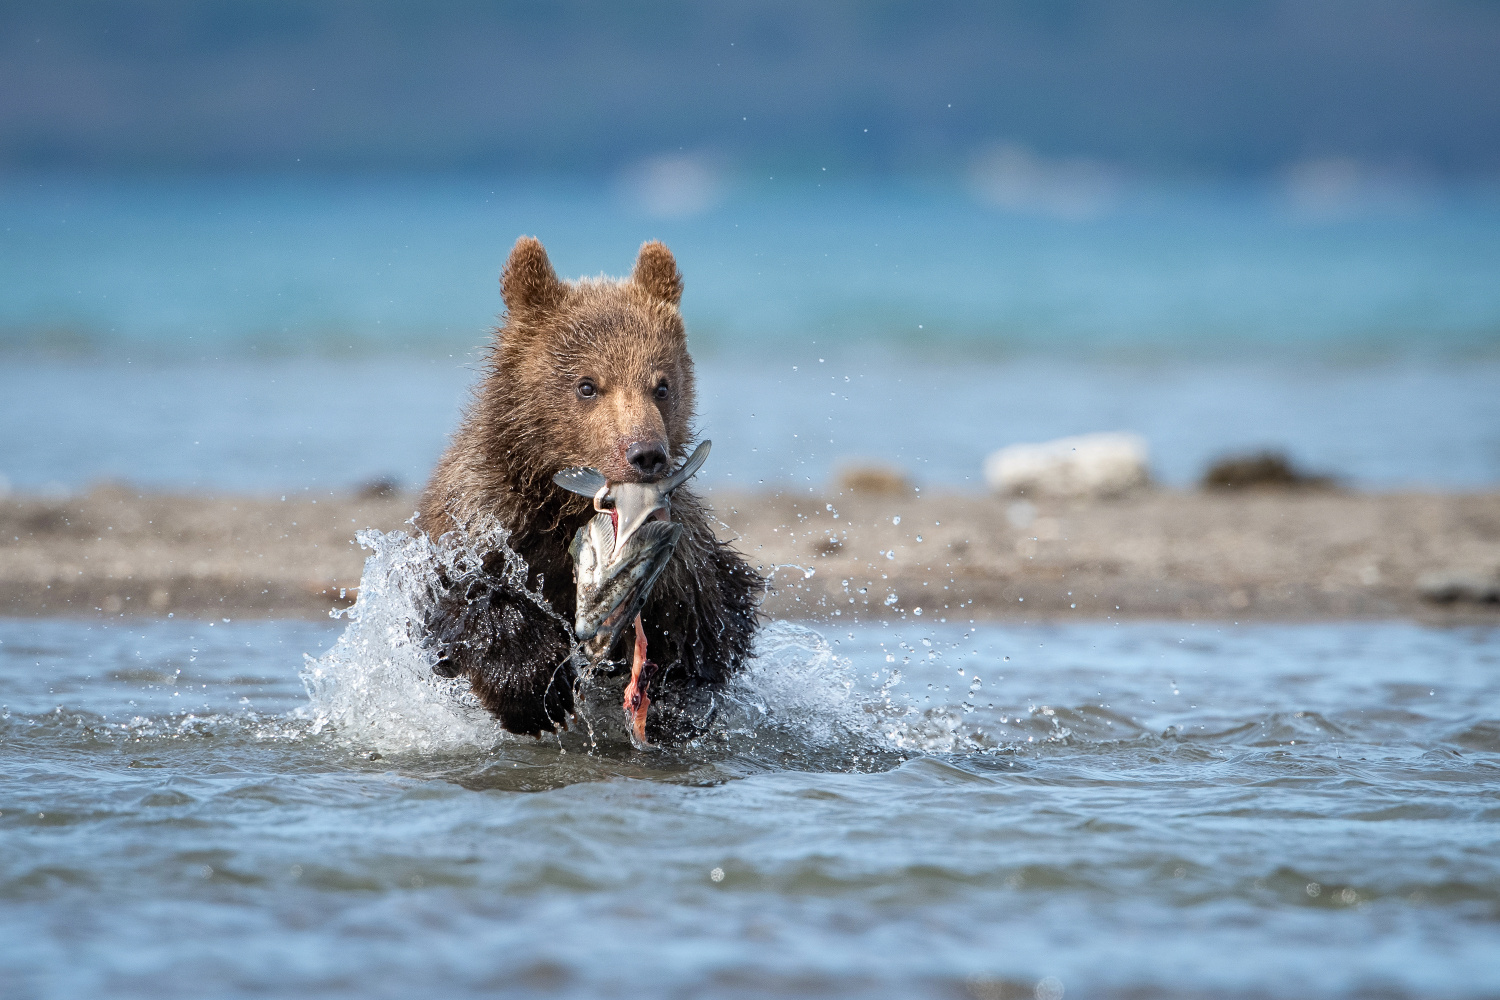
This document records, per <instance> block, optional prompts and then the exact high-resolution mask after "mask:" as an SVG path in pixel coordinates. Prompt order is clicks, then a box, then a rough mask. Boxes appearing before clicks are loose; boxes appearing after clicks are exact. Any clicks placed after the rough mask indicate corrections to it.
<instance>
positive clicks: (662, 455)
mask: <svg viewBox="0 0 1500 1000" xmlns="http://www.w3.org/2000/svg"><path fill="white" fill-rule="evenodd" d="M625 461H626V462H628V463H630V467H631V468H632V469H634V470H635V471H636V472H637V473H639V474H640V477H641V479H642V480H643V481H644V482H648V483H649V482H652V481H653V480H656V479H660V478H661V477H662V476H664V475H666V474H667V468H668V462H667V446H666V445H665V444H664V443H662V442H661V441H632V442H631V443H630V444H628V445H626V446H625Z"/></svg>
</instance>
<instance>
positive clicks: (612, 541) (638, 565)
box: [552, 441, 713, 746]
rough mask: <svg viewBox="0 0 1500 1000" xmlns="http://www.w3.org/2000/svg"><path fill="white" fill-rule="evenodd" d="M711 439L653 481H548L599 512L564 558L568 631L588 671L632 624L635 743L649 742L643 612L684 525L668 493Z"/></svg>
mask: <svg viewBox="0 0 1500 1000" xmlns="http://www.w3.org/2000/svg"><path fill="white" fill-rule="evenodd" d="M712 443H713V442H711V441H704V442H703V443H702V444H700V445H699V446H698V447H697V449H696V450H695V451H694V452H693V454H692V455H690V456H689V457H688V460H687V461H686V462H684V463H682V468H680V469H678V470H677V471H676V472H673V473H671V474H670V475H668V476H666V477H665V478H663V479H661V480H659V481H657V482H654V483H625V482H621V483H610V482H609V481H608V480H607V479H605V477H604V475H603V474H602V473H601V472H600V471H599V470H598V469H591V468H582V467H575V468H571V469H564V470H562V471H561V472H559V473H557V474H556V475H555V476H553V477H552V481H553V482H555V483H556V484H557V485H558V486H561V487H562V488H563V489H565V490H570V491H571V492H573V493H578V494H581V495H583V496H586V497H589V498H591V499H592V500H593V501H594V509H595V510H596V511H598V512H599V513H598V514H596V515H594V517H593V518H592V519H591V520H590V521H589V522H588V523H587V524H585V525H584V526H583V527H581V528H579V529H578V533H577V534H576V535H574V536H573V544H572V545H571V546H569V548H568V554H569V555H571V556H572V557H573V576H574V580H575V582H576V584H577V587H578V602H577V603H578V608H577V612H576V614H575V616H574V626H573V630H574V632H575V634H576V635H577V637H578V641H579V642H580V643H582V644H583V649H584V652H585V655H586V656H587V657H588V660H589V664H590V665H591V666H592V665H593V664H596V663H598V662H599V660H600V659H602V658H603V657H604V656H605V655H606V654H607V653H608V651H609V649H610V647H611V646H613V645H614V642H615V639H616V638H617V637H618V636H619V634H620V631H621V629H622V628H624V627H625V625H626V624H627V623H629V622H632V621H633V622H634V624H635V650H634V653H633V654H632V657H631V666H630V684H629V686H627V687H626V689H625V719H626V721H627V722H628V723H629V725H630V732H631V736H632V737H633V738H634V740H635V742H636V743H637V744H639V745H642V746H644V745H645V743H646V710H647V709H648V708H650V706H651V698H650V697H649V695H648V693H647V692H648V689H649V688H650V685H651V680H652V678H653V677H654V676H655V675H656V670H657V666H656V664H655V663H652V662H651V661H650V660H649V659H648V658H647V656H646V632H645V629H644V628H643V627H642V625H641V609H642V608H643V607H644V606H645V604H646V598H647V597H649V596H650V595H651V588H652V587H653V586H655V584H656V580H657V577H659V576H661V572H662V570H663V569H665V568H666V565H667V562H668V560H670V559H671V558H672V552H673V550H674V549H675V548H676V547H677V541H678V539H679V538H681V537H682V530H683V529H682V525H680V524H677V523H675V522H673V521H672V520H671V509H672V504H671V495H672V491H673V490H675V489H677V487H679V486H681V485H682V484H683V483H685V482H687V480H688V479H689V478H691V477H692V476H693V474H694V473H696V472H697V471H698V470H699V469H700V468H702V466H703V463H704V462H705V461H706V460H707V459H708V452H709V448H710V446H711V445H712Z"/></svg>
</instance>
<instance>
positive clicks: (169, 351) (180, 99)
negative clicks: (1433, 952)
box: [0, 0, 1500, 492]
mask: <svg viewBox="0 0 1500 1000" xmlns="http://www.w3.org/2000/svg"><path fill="white" fill-rule="evenodd" d="M0 228H3V232H4V239H3V242H0V427H3V428H4V430H5V433H4V434H3V435H0V489H7V488H8V489H13V490H23V491H46V492H66V491H71V490H78V489H83V488H86V487H87V485H88V484H89V483H91V482H94V481H96V480H99V479H103V478H112V479H124V480H127V481H130V482H134V483H138V484H141V485H143V486H149V487H153V488H169V489H193V490H205V489H207V490H248V491H254V492H271V491H286V490H290V489H295V490H308V491H325V492H326V491H329V490H333V491H339V490H344V489H348V488H349V487H351V486H353V485H356V484H358V483H360V482H363V481H365V480H368V479H371V478H373V477H376V476H382V475H394V476H396V477H397V478H399V479H400V480H402V481H403V482H404V483H406V484H407V485H409V486H416V485H419V484H420V482H421V480H422V478H423V477H424V476H425V472H426V469H427V468H428V467H429V466H430V464H431V463H432V461H433V460H434V459H435V458H436V456H437V454H438V452H439V451H440V449H441V447H442V445H443V441H444V437H445V435H446V434H447V433H448V432H449V430H451V428H452V426H453V423H454V422H455V421H456V419H457V415H458V410H459V406H460V404H461V403H462V400H463V396H464V391H465V387H466V386H467V385H468V384H469V383H470V382H471V381H472V379H473V378H474V375H475V372H476V369H477V364H478V360H479V358H480V356H481V355H480V353H479V348H481V347H482V345H483V344H484V342H485V340H486V337H487V331H488V329H489V327H491V326H492V325H493V323H494V321H495V318H496V315H497V313H498V312H499V310H500V308H501V306H500V300H499V294H498V285H497V280H496V279H497V276H498V272H499V268H500V265H501V263H502V262H503V261H504V258H505V255H506V252H507V251H508V249H509V247H510V245H511V243H512V242H513V241H514V239H515V238H516V237H517V236H518V235H520V234H522V233H529V234H534V235H537V236H539V237H540V238H541V239H542V240H543V241H544V242H545V243H546V245H547V246H548V248H549V250H550V251H551V253H552V256H553V260H554V263H555V264H556V265H557V267H558V270H559V271H560V272H561V273H563V274H565V275H568V276H579V275H585V274H597V273H600V272H606V273H612V274H620V273H624V272H626V271H627V270H628V269H629V266H630V264H631V261H632V260H633V256H634V251H635V249H636V247H637V246H638V245H639V244H640V243H641V242H642V241H643V240H645V239H651V238H659V239H664V240H666V241H667V242H668V244H669V245H670V246H671V247H672V248H673V250H674V252H675V253H676V254H677V256H678V260H679V263H680V265H681V267H682V269H683V272H684V274H685V277H686V283H687V293H686V297H685V299H684V312H685V314H686V317H687V319H688V323H689V330H690V334H691V338H692V343H693V346H694V350H695V352H696V354H697V356H698V359H699V363H700V369H701V375H700V381H701V386H702V388H701V393H702V401H701V411H702V412H701V416H702V419H701V421H700V423H701V427H702V430H703V432H704V434H705V436H708V437H712V438H713V439H714V440H715V445H716V450H715V461H714V463H712V468H711V469H709V470H706V471H707V472H709V473H710V478H711V481H713V482H716V483H719V484H723V485H730V484H735V485H738V484H744V485H758V484H761V483H765V484H768V485H769V484H776V485H781V486H790V485H797V486H799V487H805V486H809V485H811V486H818V485H820V484H823V483H825V482H826V481H827V480H828V477H829V476H830V474H831V473H832V471H833V470H834V469H835V468H836V467H837V466H838V465H839V464H840V463H842V462H850V461H864V460H879V461H884V462H889V463H893V464H896V465H899V466H902V467H903V468H905V469H906V470H908V471H909V472H910V473H911V474H912V475H913V476H915V477H916V478H917V479H918V480H919V481H921V482H923V483H930V484H933V485H940V486H945V487H953V488H975V487H976V485H977V481H978V478H979V476H978V469H979V463H980V460H981V459H982V457H983V456H984V454H985V453H987V452H988V451H990V450H992V449H993V448H996V447H998V446H1001V445H1004V444H1008V443H1011V442H1014V441H1021V440H1036V439H1040V438H1047V437H1054V436H1059V435H1062V434H1069V433H1079V432H1086V431H1093V430H1115V429H1128V430H1136V431H1139V432H1141V433H1143V434H1145V435H1146V436H1147V438H1148V440H1149V441H1150V443H1151V446H1152V451H1153V464H1154V467H1155V470H1156V473H1157V475H1158V477H1159V478H1160V479H1161V480H1163V481H1164V482H1166V483H1168V484H1170V485H1184V484H1187V483H1189V482H1191V481H1192V480H1193V479H1194V478H1195V477H1196V476H1197V474H1198V473H1199V472H1200V471H1201V469H1202V467H1203V465H1204V463H1206V462H1207V461H1209V460H1210V459H1212V458H1213V457H1215V456H1216V455H1219V454H1222V453H1224V452H1226V451H1232V450H1239V449H1244V448H1251V447H1261V446H1270V447H1277V448H1282V449H1285V450H1287V451H1288V452H1289V453H1290V454H1291V455H1292V456H1293V458H1294V459H1296V460H1297V461H1299V462H1300V463H1302V464H1304V465H1307V466H1310V467H1313V468H1315V469H1318V470H1325V471H1329V472H1332V473H1334V474H1337V475H1340V476H1342V477H1344V478H1345V479H1346V480H1347V481H1349V482H1350V483H1352V484H1354V485H1357V486H1367V487H1372V488H1406V487H1426V488H1445V489H1454V488H1458V489H1472V488H1481V487H1485V486H1489V485H1493V484H1494V483H1496V482H1497V481H1500V4H1495V3H1489V2H1478V0H1469V2H1457V0H1454V2H1408V3H1380V2H1335V0H1310V2H1301V3H1290V2H1288V3H1274V2H1264V3H1258V2H1238V3H1205V2H1195V3H1187V2H1181V3H1175V2H1161V3H1113V2H1105V0H1083V2H1048V3H1041V2H1014V3H985V4H978V3H973V4H965V3H947V4H945V3H923V4H916V3H880V4H854V3H849V4H836V3H831V4H820V5H803V4H791V3H747V4H738V5H692V4H668V3H660V4H635V5H620V4H605V3H597V2H588V3H568V4H550V5H535V4H525V5H523V4H479V3H472V4H471V3H425V4H416V3H396V2H390V3H375V4H340V3H300V2H279V3H278V2H265V3H257V4H241V3H193V4H174V3H129V2H127V3H109V4H104V3H70V2H61V3H53V4H47V5H21V4H11V3H7V4H0Z"/></svg>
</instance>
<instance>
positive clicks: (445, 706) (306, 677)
mask: <svg viewBox="0 0 1500 1000" xmlns="http://www.w3.org/2000/svg"><path fill="white" fill-rule="evenodd" d="M355 537H356V538H357V539H358V540H359V544H360V545H361V546H362V547H364V548H366V549H369V550H371V555H370V556H368V557H367V558H366V559H365V568H364V574H363V576H362V577H361V578H360V587H359V597H358V600H356V601H355V603H354V606H353V607H351V608H348V609H346V610H344V611H336V612H334V615H335V617H338V616H342V617H344V618H346V619H347V620H348V622H349V625H348V627H347V628H345V629H344V633H343V635H341V636H340V637H339V639H338V642H337V643H335V644H334V646H333V648H332V649H330V650H328V652H326V653H324V654H323V655H322V656H320V657H317V658H316V659H314V658H313V657H311V656H308V657H305V658H304V665H303V668H302V672H301V673H302V683H303V684H304V685H305V686H306V688H307V695H308V706H307V708H306V709H305V710H304V711H305V713H306V714H307V716H308V717H309V719H310V720H311V723H312V731H313V732H315V733H316V732H321V731H322V730H323V729H325V728H333V729H335V730H337V731H338V732H339V733H341V734H342V735H344V736H346V737H348V738H351V739H356V740H359V741H361V742H363V743H366V744H368V745H370V746H372V747H375V748H377V749H381V750H387V751H392V750H419V751H423V750H434V749H439V748H445V747H453V746H458V745H463V744H471V745H490V744H493V743H494V742H495V741H496V740H498V739H500V738H501V737H502V736H503V731H502V730H501V729H500V727H499V725H498V724H497V723H496V722H495V720H494V719H493V718H491V717H490V715H489V713H487V712H486V711H485V710H484V709H483V708H482V707H481V706H480V704H479V701H478V699H477V698H475V697H474V695H473V693H472V692H471V691H470V690H469V683H468V681H467V680H466V679H464V678H444V677H439V676H437V675H436V674H434V673H433V672H432V667H433V663H434V662H435V661H436V657H435V656H434V655H433V653H432V652H431V651H430V650H428V649H426V648H425V647H424V646H423V645H422V643H421V641H420V638H419V636H420V631H419V630H420V628H421V624H420V623H421V622H422V620H423V618H424V611H425V609H426V608H427V607H429V606H430V604H431V602H432V599H433V595H434V593H435V592H436V590H437V588H438V587H439V586H440V585H441V584H440V580H439V575H438V574H439V572H440V571H441V570H447V571H449V572H450V573H451V574H452V577H450V578H460V579H461V578H464V577H466V576H468V575H471V574H472V573H473V572H475V567H474V565H473V563H474V559H473V556H472V553H467V552H465V551H464V550H462V549H461V548H460V547H459V546H457V545H455V544H451V543H449V544H435V543H434V542H433V541H432V540H431V539H429V538H428V537H427V536H426V535H422V534H417V535H411V534H408V533H407V532H405V531H391V532H381V531H376V530H373V529H366V530H364V531H361V532H359V533H358V534H357V535H356V536H355Z"/></svg>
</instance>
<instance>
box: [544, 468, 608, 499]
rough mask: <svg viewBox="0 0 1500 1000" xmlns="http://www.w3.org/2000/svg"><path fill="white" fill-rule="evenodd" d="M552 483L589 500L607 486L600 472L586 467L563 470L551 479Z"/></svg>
mask: <svg viewBox="0 0 1500 1000" xmlns="http://www.w3.org/2000/svg"><path fill="white" fill-rule="evenodd" d="M552 481H553V482H554V483H556V484H557V485H559V486H561V487H562V488H563V489H565V490H568V491H569V492H572V493H577V494H579V495H580V496H586V497H589V498H593V497H594V496H596V495H597V494H598V493H599V491H600V490H601V489H603V488H604V487H605V486H607V485H609V484H608V482H607V481H606V480H605V478H604V474H603V473H602V472H600V471H599V470H598V469H590V468H587V467H586V466H574V467H573V468H571V469H563V470H562V471H561V472H559V473H557V474H556V475H554V476H553V477H552Z"/></svg>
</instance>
